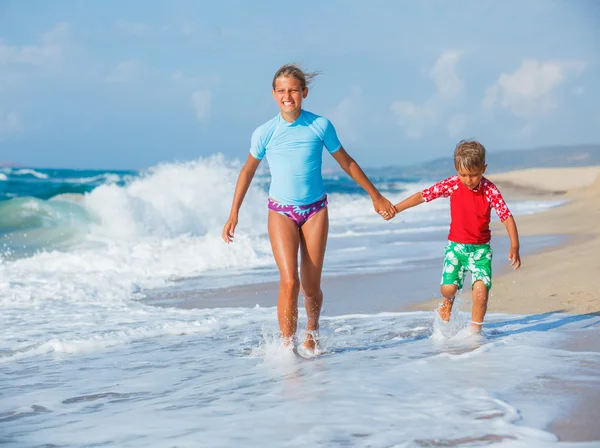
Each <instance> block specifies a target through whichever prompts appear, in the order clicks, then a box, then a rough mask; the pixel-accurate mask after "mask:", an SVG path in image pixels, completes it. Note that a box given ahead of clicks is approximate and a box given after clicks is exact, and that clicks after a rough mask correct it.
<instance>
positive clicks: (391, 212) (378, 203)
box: [373, 196, 396, 221]
mask: <svg viewBox="0 0 600 448" xmlns="http://www.w3.org/2000/svg"><path fill="white" fill-rule="evenodd" d="M373 208H374V209H375V211H376V212H377V213H379V215H381V217H382V218H383V219H385V220H386V221H387V220H389V219H392V218H393V217H394V216H396V209H395V208H394V204H392V203H391V202H390V201H388V200H387V199H386V198H385V197H383V196H379V197H377V198H375V199H373Z"/></svg>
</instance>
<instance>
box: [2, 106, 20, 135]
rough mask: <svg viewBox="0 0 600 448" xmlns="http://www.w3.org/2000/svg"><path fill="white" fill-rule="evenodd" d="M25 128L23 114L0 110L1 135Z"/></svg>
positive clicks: (15, 132) (14, 132)
mask: <svg viewBox="0 0 600 448" xmlns="http://www.w3.org/2000/svg"><path fill="white" fill-rule="evenodd" d="M23 129H24V126H23V120H22V119H21V115H20V114H19V113H18V112H16V111H14V110H13V111H10V112H7V113H5V112H3V111H2V110H0V135H8V134H18V133H19V132H22V131H23Z"/></svg>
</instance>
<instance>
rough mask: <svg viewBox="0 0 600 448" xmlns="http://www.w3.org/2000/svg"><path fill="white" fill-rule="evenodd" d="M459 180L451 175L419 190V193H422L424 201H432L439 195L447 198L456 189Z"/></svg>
mask: <svg viewBox="0 0 600 448" xmlns="http://www.w3.org/2000/svg"><path fill="white" fill-rule="evenodd" d="M459 182H460V180H459V178H458V176H452V177H449V178H447V179H444V180H442V181H441V182H438V183H437V184H435V185H432V186H431V187H429V188H426V189H424V190H423V191H421V194H422V195H423V199H425V202H429V201H433V200H434V199H437V198H441V197H445V198H447V197H449V196H451V195H452V193H454V192H455V191H456V190H457V189H458V183H459Z"/></svg>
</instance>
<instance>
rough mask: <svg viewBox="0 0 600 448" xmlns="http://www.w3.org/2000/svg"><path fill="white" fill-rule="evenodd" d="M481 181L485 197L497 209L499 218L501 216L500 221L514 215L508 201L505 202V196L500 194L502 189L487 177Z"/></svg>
mask: <svg viewBox="0 0 600 448" xmlns="http://www.w3.org/2000/svg"><path fill="white" fill-rule="evenodd" d="M481 182H482V184H483V185H482V186H483V191H484V194H485V198H486V199H487V201H488V202H489V203H490V204H492V207H493V208H494V210H496V214H497V215H498V218H500V221H502V222H504V221H506V220H507V219H508V218H510V217H511V216H512V213H511V212H510V210H509V209H508V206H507V205H506V202H504V198H503V197H502V194H500V190H498V187H496V186H495V185H494V183H493V182H491V181H490V180H488V179H486V178H483V179H482V181H481Z"/></svg>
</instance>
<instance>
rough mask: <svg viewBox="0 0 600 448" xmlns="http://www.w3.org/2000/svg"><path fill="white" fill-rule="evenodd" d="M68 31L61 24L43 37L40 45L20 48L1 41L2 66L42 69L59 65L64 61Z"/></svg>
mask: <svg viewBox="0 0 600 448" xmlns="http://www.w3.org/2000/svg"><path fill="white" fill-rule="evenodd" d="M68 31H69V27H68V25H67V24H66V23H59V24H57V25H55V26H54V28H52V29H51V30H50V31H48V32H47V33H44V34H43V35H42V37H41V42H40V43H39V44H34V45H23V46H20V47H19V46H11V45H7V44H5V43H4V42H3V41H2V40H0V65H8V64H11V63H18V64H25V65H33V66H38V67H41V66H49V65H53V64H57V63H58V62H60V60H61V59H62V55H63V49H64V43H65V40H66V38H67V34H68Z"/></svg>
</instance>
